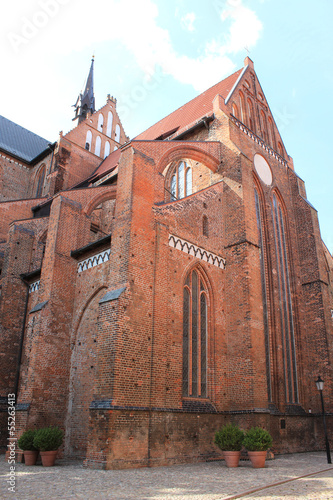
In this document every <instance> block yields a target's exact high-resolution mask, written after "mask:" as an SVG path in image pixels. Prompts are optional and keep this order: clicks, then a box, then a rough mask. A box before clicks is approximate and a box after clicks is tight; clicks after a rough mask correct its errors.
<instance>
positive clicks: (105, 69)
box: [0, 0, 333, 252]
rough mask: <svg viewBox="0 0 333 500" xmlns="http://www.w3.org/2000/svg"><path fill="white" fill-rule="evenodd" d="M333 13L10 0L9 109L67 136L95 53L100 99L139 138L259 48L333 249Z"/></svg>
mask: <svg viewBox="0 0 333 500" xmlns="http://www.w3.org/2000/svg"><path fill="white" fill-rule="evenodd" d="M332 18H333V3H332V2H331V1H330V0H316V2H310V1H307V0H303V1H301V0H293V1H292V2H291V1H290V0H288V1H287V0H207V1H206V2H202V1H198V0H192V1H189V0H169V1H168V2H166V1H165V0H164V1H163V0H127V1H126V2H125V1H122V2H120V1H118V0H95V2H90V1H88V0H36V1H34V0H30V1H27V0H25V1H24V0H16V1H15V2H12V3H11V4H9V2H8V3H7V4H6V5H4V6H2V21H1V22H2V26H1V35H0V36H1V45H0V47H1V58H2V63H3V67H4V68H6V70H5V71H4V72H3V74H2V81H1V89H2V92H1V97H0V99H1V109H0V113H1V114H2V115H3V116H5V117H7V118H9V119H11V120H13V121H15V122H17V123H19V124H20V125H22V126H24V127H26V128H28V129H30V130H32V131H34V132H36V133H37V134H39V135H41V136H43V137H45V138H46V139H49V140H50V141H52V142H53V141H56V140H57V137H58V133H59V131H60V130H63V131H64V132H67V131H68V130H70V129H71V128H72V126H73V123H72V121H71V119H72V116H73V108H72V107H71V106H72V105H73V104H74V102H75V101H76V98H77V95H78V93H79V92H80V90H82V88H83V86H84V82H85V78H86V76H87V72H88V69H89V65H90V59H91V56H92V54H95V97H96V106H97V107H101V106H103V105H104V103H105V100H106V96H107V94H109V93H110V94H111V95H113V96H115V97H116V98H117V100H118V112H119V114H120V117H121V119H122V122H123V125H124V128H125V131H126V133H127V134H128V135H129V136H130V137H134V136H135V135H137V134H138V133H139V132H141V131H143V130H145V129H146V128H148V127H149V126H150V125H152V124H153V123H155V122H156V121H157V120H159V119H160V118H162V117H163V116H165V115H166V114H168V113H170V112H171V111H173V110H174V109H176V108H177V107H179V106H181V105H182V104H184V103H185V102H187V101H189V100H190V99H192V98H193V97H195V96H196V95H198V93H200V92H202V91H204V90H205V89H206V88H208V87H210V86H211V85H213V84H215V83H217V82H218V81H219V80H221V79H223V78H225V77H226V76H228V75H229V74H230V73H232V72H233V71H236V70H237V69H239V68H240V67H242V66H243V61H244V58H245V56H246V55H247V50H248V51H249V56H250V57H251V59H253V61H254V65H255V70H256V72H257V75H258V77H259V80H260V83H261V85H262V87H263V90H264V92H265V95H266V98H267V100H268V102H269V104H270V107H271V110H272V112H273V115H274V117H275V120H276V122H277V125H278V127H279V130H280V133H281V135H282V138H283V140H284V143H285V146H286V148H287V151H288V153H289V155H291V156H292V157H293V159H294V165H295V170H296V172H297V173H298V174H299V175H300V177H302V178H303V180H304V181H305V183H306V189H307V195H308V199H309V201H310V202H311V203H312V205H314V207H315V208H316V209H317V210H318V214H319V221H320V227H321V232H322V237H323V240H324V241H325V243H326V245H327V246H328V248H329V250H330V251H331V252H332V251H333V224H332V221H331V215H332V213H333V196H332V189H333V173H332V160H331V156H330V149H329V147H330V146H329V145H330V128H331V127H330V124H331V123H330V122H331V121H330V116H331V108H332V104H331V102H332V100H331V96H330V91H331V88H332V83H333V66H332V48H333V30H332V28H331V21H332ZM246 49H247V50H246Z"/></svg>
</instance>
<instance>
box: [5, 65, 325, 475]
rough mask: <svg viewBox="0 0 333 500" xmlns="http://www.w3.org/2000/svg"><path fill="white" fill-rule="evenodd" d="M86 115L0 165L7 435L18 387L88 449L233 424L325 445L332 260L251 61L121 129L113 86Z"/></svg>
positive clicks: (209, 444)
mask: <svg viewBox="0 0 333 500" xmlns="http://www.w3.org/2000/svg"><path fill="white" fill-rule="evenodd" d="M83 102H84V98H83V97H82V96H81V103H83ZM89 102H92V101H91V100H90V101H89ZM82 109H83V107H82V106H81V107H78V108H77V113H79V112H80V113H81V111H80V110H82ZM110 113H111V114H112V117H111V118H110ZM78 117H79V124H78V125H77V127H75V128H74V129H73V130H71V131H70V132H69V133H68V134H65V135H64V134H62V133H61V134H60V138H59V141H58V142H57V143H56V144H54V145H53V146H52V148H50V149H49V151H48V152H47V154H46V153H45V157H44V158H43V159H42V160H40V159H39V163H38V162H37V164H36V165H32V164H28V163H27V164H26V165H25V166H24V168H23V167H22V168H23V170H22V172H23V175H22V177H21V180H20V183H17V181H16V182H15V181H14V179H13V178H12V177H11V174H10V170H9V164H5V163H2V164H1V176H2V177H1V179H4V180H5V179H10V182H9V183H7V188H6V190H5V192H4V194H3V197H2V199H3V200H4V201H3V202H1V203H0V214H1V228H0V229H1V233H0V234H1V241H0V245H1V246H0V251H1V254H0V255H1V262H2V263H3V266H2V274H1V302H0V312H1V337H0V355H1V365H0V374H1V377H0V384H1V385H0V391H1V392H0V395H1V397H2V400H1V401H2V403H1V404H2V409H3V410H4V411H2V412H1V413H0V416H1V426H2V429H1V431H2V433H1V439H2V445H3V446H4V445H5V442H6V417H7V414H6V413H5V406H6V397H7V394H8V393H12V392H15V393H16V394H17V402H18V404H17V421H16V422H17V432H18V434H20V433H21V432H22V431H23V430H24V429H26V428H37V427H39V426H41V425H45V424H53V425H59V426H60V427H62V428H63V429H64V430H65V444H64V447H63V449H62V453H63V454H64V455H66V456H69V457H79V458H81V459H83V460H85V464H86V465H89V466H93V467H101V468H124V467H135V466H147V465H162V464H172V463H179V462H189V461H200V460H207V459H214V458H219V457H220V452H219V450H218V449H217V448H216V446H215V445H214V444H213V437H214V433H215V431H216V430H217V429H218V428H219V427H220V426H221V425H223V424H224V423H226V422H234V423H238V424H239V425H240V426H241V427H242V428H243V429H248V428H249V427H251V426H252V425H261V426H264V427H265V428H267V429H269V430H270V432H271V433H272V435H273V439H274V444H273V449H274V451H275V452H277V453H281V452H296V451H306V450H314V449H323V446H324V442H323V429H322V422H321V418H320V412H321V406H320V398H319V394H318V391H317V390H316V386H315V379H316V378H317V376H318V375H319V374H320V375H321V376H322V377H323V379H324V380H325V389H324V390H325V396H326V410H327V412H328V416H327V420H328V429H329V435H330V439H332V434H333V398H332V393H333V392H332V391H333V378H332V352H333V343H332V339H333V335H332V334H333V331H332V330H333V313H332V311H333V289H332V279H333V259H332V255H331V254H330V252H329V251H328V249H327V248H326V247H325V245H324V244H323V242H322V241H321V237H320V229H319V224H318V218H317V212H316V210H315V209H314V208H313V207H312V205H311V204H310V203H309V202H308V200H307V199H306V192H305V186H304V183H303V181H302V180H301V179H300V178H299V177H298V176H297V175H296V173H295V172H294V167H293V161H292V159H291V157H290V156H289V155H288V154H287V152H286V150H285V147H284V145H283V141H282V139H281V137H280V134H279V131H278V129H277V127H276V125H275V122H274V119H273V117H272V115H271V112H270V109H269V106H268V103H267V102H266V99H265V97H264V93H263V91H262V89H261V87H260V83H259V81H258V78H257V76H256V73H255V71H254V67H253V63H252V61H251V60H250V59H249V58H246V60H245V66H244V68H243V69H241V70H239V71H237V72H236V73H235V74H234V75H231V76H230V77H228V78H227V79H225V80H224V81H222V82H220V83H219V84H217V85H215V86H214V87H212V88H211V89H208V90H207V91H206V92H204V93H203V94H201V95H200V96H198V97H197V98H195V99H194V100H192V101H190V102H189V103H187V104H186V105H184V106H183V107H182V108H180V109H179V110H177V111H175V112H174V113H171V115H169V116H167V117H166V118H164V119H163V120H161V121H160V122H158V123H157V124H155V125H153V126H152V127H151V128H150V129H148V130H147V131H145V132H143V133H142V134H140V135H139V136H138V137H136V138H135V139H134V140H132V141H128V142H126V141H127V140H128V139H127V137H126V135H125V133H124V130H123V128H122V126H121V123H120V120H119V117H118V115H117V113H116V100H115V99H113V98H111V97H110V96H108V99H107V103H106V105H105V106H104V107H102V108H101V109H100V110H99V111H97V112H95V111H94V110H93V112H91V113H90V112H88V113H87V114H78ZM98 137H99V138H98ZM108 142H109V143H110V144H109V146H108V145H107V143H108ZM118 146H120V148H119V149H117V150H115V148H117V147H118ZM9 153H10V151H7V152H6V154H7V156H8V155H9ZM106 153H108V154H106ZM15 168H16V169H17V168H18V169H19V168H20V165H19V164H17V166H15ZM43 168H45V171H43V170H42V169H43ZM299 170H301V166H300V167H299ZM43 172H44V173H43ZM13 175H14V171H13ZM15 175H17V174H16V173H15ZM6 182H7V181H6ZM23 184H24V185H23ZM8 186H9V187H8ZM10 193H12V197H11V198H10Z"/></svg>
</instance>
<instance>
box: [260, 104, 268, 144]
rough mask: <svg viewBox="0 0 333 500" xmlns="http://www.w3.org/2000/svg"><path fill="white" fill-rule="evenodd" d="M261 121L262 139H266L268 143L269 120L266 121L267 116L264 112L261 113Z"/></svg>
mask: <svg viewBox="0 0 333 500" xmlns="http://www.w3.org/2000/svg"><path fill="white" fill-rule="evenodd" d="M260 119H261V134H262V135H261V137H262V138H263V139H264V141H265V142H267V141H268V134H267V120H266V115H265V113H264V111H263V110H261V111H260Z"/></svg>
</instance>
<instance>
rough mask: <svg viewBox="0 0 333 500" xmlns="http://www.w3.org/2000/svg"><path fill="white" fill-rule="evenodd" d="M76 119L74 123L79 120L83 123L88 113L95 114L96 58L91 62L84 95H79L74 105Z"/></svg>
mask: <svg viewBox="0 0 333 500" xmlns="http://www.w3.org/2000/svg"><path fill="white" fill-rule="evenodd" d="M74 108H75V117H74V118H73V121H74V120H76V119H78V123H81V122H82V121H83V120H85V119H86V116H87V113H91V114H92V113H94V112H95V97H94V56H93V57H92V60H91V66H90V70H89V74H88V78H87V82H86V86H85V89H84V92H83V94H81V93H80V94H79V96H78V98H77V100H76V103H75V104H74Z"/></svg>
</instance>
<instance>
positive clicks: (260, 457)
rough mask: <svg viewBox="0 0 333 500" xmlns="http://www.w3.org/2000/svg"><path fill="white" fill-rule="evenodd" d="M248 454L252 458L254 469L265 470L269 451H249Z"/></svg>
mask: <svg viewBox="0 0 333 500" xmlns="http://www.w3.org/2000/svg"><path fill="white" fill-rule="evenodd" d="M247 453H248V455H249V457H250V460H251V463H252V467H254V468H255V469H263V468H264V467H265V461H266V456H267V450H266V451H248V452H247Z"/></svg>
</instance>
